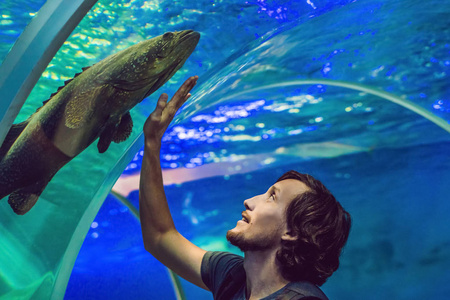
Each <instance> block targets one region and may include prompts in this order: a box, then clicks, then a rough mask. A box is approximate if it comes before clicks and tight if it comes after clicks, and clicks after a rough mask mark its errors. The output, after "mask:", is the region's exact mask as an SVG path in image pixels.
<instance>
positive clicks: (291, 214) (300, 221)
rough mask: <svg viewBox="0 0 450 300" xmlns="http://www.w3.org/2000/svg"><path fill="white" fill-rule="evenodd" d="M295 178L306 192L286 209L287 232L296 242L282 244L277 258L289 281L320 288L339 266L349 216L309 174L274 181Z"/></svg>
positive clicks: (299, 174) (282, 177)
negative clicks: (310, 284)
mask: <svg viewBox="0 0 450 300" xmlns="http://www.w3.org/2000/svg"><path fill="white" fill-rule="evenodd" d="M285 179H296V180H299V181H301V182H303V183H304V184H305V185H306V186H307V187H308V188H309V190H308V191H306V192H304V193H301V194H299V195H297V196H296V197H295V198H294V199H293V200H292V202H291V203H290V204H289V206H288V207H287V209H286V222H287V227H288V230H289V231H290V232H291V234H292V235H293V236H295V237H296V238H297V239H296V240H294V241H285V240H283V241H282V246H281V249H280V250H279V251H278V252H277V259H278V261H279V263H280V266H281V273H282V275H283V277H284V278H286V279H287V280H289V281H309V282H312V283H314V284H316V285H318V286H321V285H322V284H323V283H324V282H325V281H326V280H327V279H328V277H330V276H331V274H333V272H334V271H336V270H337V268H338V267H339V256H340V254H341V250H342V248H343V247H344V245H345V243H346V242H347V238H348V235H349V232H350V227H351V217H350V214H349V213H348V212H346V211H345V210H344V209H343V208H342V206H341V204H340V203H339V202H338V201H336V199H335V198H334V196H333V195H332V194H331V192H330V191H329V190H328V189H327V188H326V187H325V186H324V185H323V184H322V183H321V182H320V181H319V180H317V179H315V178H314V177H312V176H311V175H307V174H301V173H298V172H296V171H289V172H286V173H285V174H283V175H282V176H281V177H280V178H279V179H278V180H277V182H278V181H282V180H285Z"/></svg>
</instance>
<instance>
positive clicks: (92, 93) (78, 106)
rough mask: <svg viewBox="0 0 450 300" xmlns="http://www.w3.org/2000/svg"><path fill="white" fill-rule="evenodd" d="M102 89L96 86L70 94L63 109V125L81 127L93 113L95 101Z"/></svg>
mask: <svg viewBox="0 0 450 300" xmlns="http://www.w3.org/2000/svg"><path fill="white" fill-rule="evenodd" d="M102 91H103V89H102V87H98V88H95V89H92V90H88V91H85V92H83V93H80V94H76V95H74V96H72V98H71V99H70V100H69V101H68V102H67V105H66V109H65V111H64V114H65V119H66V121H65V125H66V126H67V127H68V128H72V129H76V128H80V127H83V125H85V124H86V123H87V122H88V121H89V120H90V119H91V118H92V116H93V115H94V112H95V103H97V102H98V101H97V98H99V97H101V93H102Z"/></svg>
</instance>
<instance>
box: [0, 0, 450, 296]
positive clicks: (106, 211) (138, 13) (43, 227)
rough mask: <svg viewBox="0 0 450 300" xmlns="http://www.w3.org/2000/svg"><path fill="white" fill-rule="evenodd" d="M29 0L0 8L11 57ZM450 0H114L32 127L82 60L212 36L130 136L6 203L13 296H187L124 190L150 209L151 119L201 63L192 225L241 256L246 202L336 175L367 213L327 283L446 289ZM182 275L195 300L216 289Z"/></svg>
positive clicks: (83, 30)
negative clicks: (19, 211)
mask: <svg viewBox="0 0 450 300" xmlns="http://www.w3.org/2000/svg"><path fill="white" fill-rule="evenodd" d="M444 2H448V1H444ZM30 3H32V4H29V5H28V6H27V5H22V6H8V5H9V4H7V3H2V4H1V5H3V6H4V7H2V9H1V11H2V21H1V23H0V24H1V26H2V27H0V28H1V29H0V30H1V31H2V32H5V33H9V34H10V35H9V37H8V38H6V35H2V36H3V38H4V39H3V40H2V42H1V44H2V45H1V47H2V48H1V49H2V50H1V51H3V52H2V53H1V55H2V56H0V57H2V58H3V57H5V56H6V52H7V51H8V50H9V48H10V46H11V44H12V43H13V41H14V40H15V39H14V37H16V38H17V36H18V35H19V33H20V31H21V30H23V24H26V22H27V21H28V20H29V18H28V16H32V15H33V14H34V13H35V12H36V11H37V10H38V9H39V7H40V6H41V5H42V4H43V1H41V2H40V3H39V1H35V2H30ZM448 4H450V2H448ZM449 7H450V5H444V4H443V3H442V1H439V2H438V1H429V2H427V3H426V4H424V3H423V2H420V1H391V2H389V3H385V2H384V1H355V2H354V1H328V2H327V1H320V3H319V1H302V2H299V1H280V2H276V1H271V2H269V1H258V2H255V3H253V2H247V3H245V4H242V3H238V2H231V1H229V2H227V3H221V2H209V1H199V2H196V3H195V4H192V3H187V1H186V2H170V3H169V2H166V1H162V2H161V1H159V2H156V1H155V2H153V1H118V2H115V3H109V2H107V1H99V2H98V3H97V4H96V5H95V6H94V7H93V8H92V9H91V11H90V12H89V13H88V14H87V15H86V17H85V18H84V19H83V20H82V22H81V23H80V25H79V26H78V27H77V28H76V29H75V31H74V32H73V34H72V35H71V36H70V37H69V39H68V40H67V41H66V43H65V44H64V45H63V46H62V47H61V49H60V51H59V52H58V53H57V55H56V56H55V58H54V59H53V60H52V62H51V63H50V65H49V66H48V68H47V70H46V71H45V72H44V73H43V75H42V77H41V79H40V81H39V82H38V84H37V85H36V87H35V89H34V90H33V92H32V93H31V95H30V96H29V98H28V100H27V102H26V103H25V105H24V106H23V108H22V110H21V112H20V114H19V116H18V117H17V120H16V123H17V122H20V121H23V120H25V119H26V118H27V117H28V116H29V115H30V114H31V113H33V112H34V111H35V110H36V108H37V107H39V106H40V105H41V102H42V101H43V100H46V99H47V98H48V97H49V95H50V94H51V93H52V92H54V91H55V90H56V89H57V88H58V86H60V85H62V84H63V81H64V80H67V79H70V78H71V77H72V76H73V75H74V74H75V73H77V72H79V71H80V70H81V67H84V66H87V65H91V64H93V63H95V62H96V61H99V60H100V59H102V58H104V57H106V56H108V55H109V54H111V53H113V52H115V51H117V50H120V49H124V48H126V47H127V46H130V45H132V44H134V43H136V42H138V41H141V40H144V39H146V38H150V37H152V36H156V35H159V34H162V33H163V32H165V31H173V30H181V29H187V28H189V29H194V30H196V31H199V32H200V33H201V34H202V38H201V40H200V43H199V45H198V47H197V49H196V51H195V52H194V53H193V54H192V55H191V57H190V58H189V59H188V61H187V62H186V64H185V66H184V67H183V68H182V69H181V70H180V71H179V72H178V73H177V74H176V75H175V76H174V77H173V78H172V79H171V80H170V81H169V82H168V84H167V85H165V86H164V87H162V88H161V89H160V90H159V92H157V93H156V94H155V95H152V96H150V97H149V98H148V99H146V100H145V101H143V102H142V103H141V104H140V105H138V106H137V107H136V108H135V109H133V110H132V117H133V120H134V128H133V132H132V136H131V137H130V138H129V139H128V140H127V141H126V142H124V143H122V144H117V145H113V146H112V147H111V148H110V149H109V150H108V151H107V152H106V153H104V154H98V152H97V149H96V145H95V143H94V144H93V145H92V146H91V147H89V148H88V149H87V150H86V151H84V152H83V153H82V154H80V155H79V156H78V157H76V158H75V159H74V160H73V161H72V162H70V163H69V164H67V165H66V166H65V167H64V168H63V169H61V170H60V171H59V172H58V174H57V175H56V176H55V178H54V179H53V180H52V182H51V183H50V184H49V186H48V187H47V189H46V190H45V192H44V194H43V195H42V197H41V198H40V199H39V201H38V203H37V204H36V206H35V207H34V208H33V209H32V210H31V211H30V212H29V213H27V214H26V215H24V216H17V215H15V214H14V213H13V212H12V211H11V209H10V208H9V205H8V203H7V201H6V199H3V200H2V201H1V202H0V214H1V217H0V218H1V219H0V220H1V221H0V224H1V226H0V232H1V235H0V236H1V243H0V247H1V249H2V253H4V255H2V257H1V258H0V274H1V276H0V278H1V279H0V280H1V281H0V299H10V298H12V297H17V299H43V298H44V299H46V298H50V297H53V298H55V299H62V298H65V299H80V298H83V299H123V298H126V297H127V298H130V299H143V298H149V299H155V298H157V299H177V298H179V296H176V295H175V293H174V289H173V283H172V281H171V280H170V276H169V275H168V273H167V271H166V270H165V269H164V268H163V267H162V266H161V265H160V264H159V263H158V262H156V261H155V260H154V259H153V258H152V257H151V255H149V254H148V253H146V252H145V250H144V249H143V245H142V239H141V232H140V226H139V223H138V221H137V220H136V218H135V217H134V216H133V215H132V213H131V212H130V209H129V208H128V207H127V206H125V205H124V204H123V202H121V201H118V200H117V199H118V198H121V197H125V198H126V201H129V202H130V203H131V204H132V205H134V206H136V207H137V205H138V191H137V182H138V180H139V178H138V174H139V168H140V160H141V151H140V150H139V149H140V147H141V146H142V138H141V136H140V129H141V128H142V124H143V122H144V121H145V118H146V117H147V116H148V114H149V113H150V112H151V111H152V110H153V108H154V106H155V101H156V99H157V96H158V95H157V94H158V93H161V92H168V93H169V94H171V93H172V94H173V92H174V91H175V90H176V88H177V87H178V86H179V84H180V83H181V82H182V81H183V80H184V79H185V78H186V77H187V76H189V75H193V74H198V75H200V79H199V83H198V85H197V87H196V88H195V92H194V95H193V97H192V99H190V100H189V103H188V104H186V105H185V107H184V108H183V109H182V110H181V112H180V114H179V115H178V118H177V120H176V122H175V123H174V124H172V126H171V127H170V128H169V130H168V132H167V133H166V135H165V137H164V141H165V143H164V145H163V149H162V164H163V167H164V171H163V172H164V177H165V182H166V193H167V197H168V200H169V202H170V203H169V204H170V207H171V209H172V213H173V216H174V219H175V223H176V225H177V228H178V229H179V230H180V231H181V232H182V233H183V234H184V235H185V236H186V237H187V238H189V239H191V240H192V241H193V242H194V243H196V244H197V245H199V246H200V247H204V248H206V249H211V250H212V249H214V250H227V251H233V252H236V251H237V250H236V249H233V248H232V247H230V246H229V245H228V244H227V242H226V240H225V233H226V230H228V229H229V228H231V227H233V226H234V224H235V222H236V221H237V220H238V219H239V218H240V212H241V211H242V208H243V204H242V202H243V201H244V200H245V199H246V198H248V197H251V196H253V195H255V194H258V193H262V192H264V191H265V190H266V189H267V188H268V187H269V186H270V185H271V184H272V183H273V182H274V181H275V180H276V179H277V178H278V177H279V176H280V175H281V174H282V173H284V172H285V171H287V170H289V169H295V170H298V171H300V172H305V173H310V174H312V175H314V176H315V177H317V178H319V179H320V180H321V181H322V182H324V183H325V185H326V186H327V187H328V188H329V189H330V190H331V191H332V192H333V193H334V194H335V196H336V198H337V199H338V200H339V201H340V202H341V203H342V204H343V206H344V207H345V208H346V209H347V210H348V211H349V212H350V213H351V214H352V216H353V228H352V232H351V235H350V239H349V242H348V245H347V246H346V248H345V251H344V254H343V256H342V260H341V267H340V269H339V270H338V271H337V273H336V274H335V275H333V276H332V277H331V278H330V279H329V281H328V282H327V283H325V285H324V286H323V289H324V291H325V292H326V293H327V294H328V296H329V297H330V299H378V298H380V297H385V298H388V299H421V298H432V299H445V297H446V296H447V295H448V292H449V289H448V288H447V285H446V282H447V281H448V279H449V278H450V273H449V272H448V270H449V269H450V268H449V265H450V257H449V255H448V253H450V249H449V245H450V233H449V232H448V230H447V227H448V226H446V223H447V222H446V220H447V219H448V215H449V212H450V204H449V201H448V194H449V185H448V182H449V181H450V158H449V155H448V149H449V146H450V135H449V134H448V127H449V120H450V114H449V113H450V85H449V83H448V82H449V77H450V75H449V74H450V73H449V72H450V32H449V31H450V26H449V25H450V24H449V23H450V21H449V20H448V18H446V17H445V16H447V15H448V14H449V13H450V8H449ZM19 12H20V13H19ZM5 16H9V17H5ZM14 16H21V17H20V18H19V19H20V21H16V20H15V17H14ZM8 20H10V21H11V22H9V21H8ZM213 24H214V25H213ZM8 26H9V27H8ZM15 26H16V27H15ZM20 28H22V29H20ZM237 33H238V34H237ZM8 45H9V46H8ZM218 57H220V59H217V58H218ZM390 97H392V98H390ZM392 101H394V102H395V103H393V102H392ZM130 161H131V162H130ZM124 169H125V171H123V170H124ZM122 172H123V173H122ZM120 174H122V176H121V177H120V178H119V180H118V181H117V183H116V184H115V186H114V188H113V191H114V192H115V193H116V194H118V195H119V196H116V197H115V196H113V195H112V194H110V195H109V196H107V195H108V193H109V192H110V190H111V188H112V186H113V184H114V183H115V182H116V179H117V178H118V177H119V175H120ZM105 198H106V200H105ZM83 241H84V242H83ZM82 244H83V246H82ZM80 248H81V250H80ZM77 255H78V258H77ZM75 259H76V261H75ZM25 269H26V270H27V272H23V270H25ZM70 275H71V277H70V280H69V276H70ZM66 286H67V289H66ZM182 286H183V290H184V294H185V297H186V298H187V299H212V297H211V296H210V295H209V294H208V293H207V292H204V291H202V290H200V289H197V288H195V287H193V286H192V285H190V284H188V283H186V282H184V281H182ZM64 293H65V295H64Z"/></svg>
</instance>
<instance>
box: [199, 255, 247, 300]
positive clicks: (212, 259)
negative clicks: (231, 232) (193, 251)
mask: <svg viewBox="0 0 450 300" xmlns="http://www.w3.org/2000/svg"><path fill="white" fill-rule="evenodd" d="M242 263H243V258H242V256H239V255H236V254H232V253H228V252H219V251H209V252H206V253H205V255H204V256H203V260H202V267H201V274H202V280H203V282H204V283H205V285H206V286H207V287H208V288H209V290H210V291H211V292H212V293H213V295H216V292H217V290H218V289H219V287H220V286H221V284H222V282H223V280H224V279H225V277H226V276H227V274H228V273H229V272H230V271H231V270H232V269H233V268H234V267H235V266H237V265H238V264H242Z"/></svg>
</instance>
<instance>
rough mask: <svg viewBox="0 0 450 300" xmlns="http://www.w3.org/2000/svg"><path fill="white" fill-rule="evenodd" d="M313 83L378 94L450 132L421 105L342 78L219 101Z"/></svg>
mask: <svg viewBox="0 0 450 300" xmlns="http://www.w3.org/2000/svg"><path fill="white" fill-rule="evenodd" d="M315 84H324V85H331V86H337V87H342V88H348V89H352V90H356V91H360V92H364V93H368V94H371V95H375V96H378V97H380V98H382V99H385V100H387V101H390V102H393V103H395V104H398V105H400V106H403V107H404V108H407V109H409V110H411V111H413V112H415V113H416V114H418V115H421V116H422V117H424V118H426V119H427V120H429V121H431V122H433V123H434V124H436V125H437V126H439V127H441V128H442V129H444V130H445V131H447V132H448V133H450V124H449V123H448V122H447V121H445V120H444V119H442V118H440V117H438V116H436V115H434V114H433V113H431V112H429V111H427V110H426V109H424V108H423V107H421V106H419V105H417V104H415V103H413V102H411V101H408V100H406V99H402V98H400V97H398V96H397V95H394V94H392V93H388V92H386V91H383V90H379V89H376V88H373V87H371V86H368V85H364V84H360V83H358V84H357V83H353V82H349V81H343V80H330V79H301V80H292V81H286V82H282V83H276V84H268V85H262V86H259V87H257V88H253V89H249V90H246V91H244V92H238V93H235V94H232V95H229V96H227V97H224V98H222V99H221V101H226V100H230V99H233V98H237V97H240V96H242V95H246V94H249V93H253V92H257V91H261V90H266V89H273V88H280V87H290V86H296V85H315Z"/></svg>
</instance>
